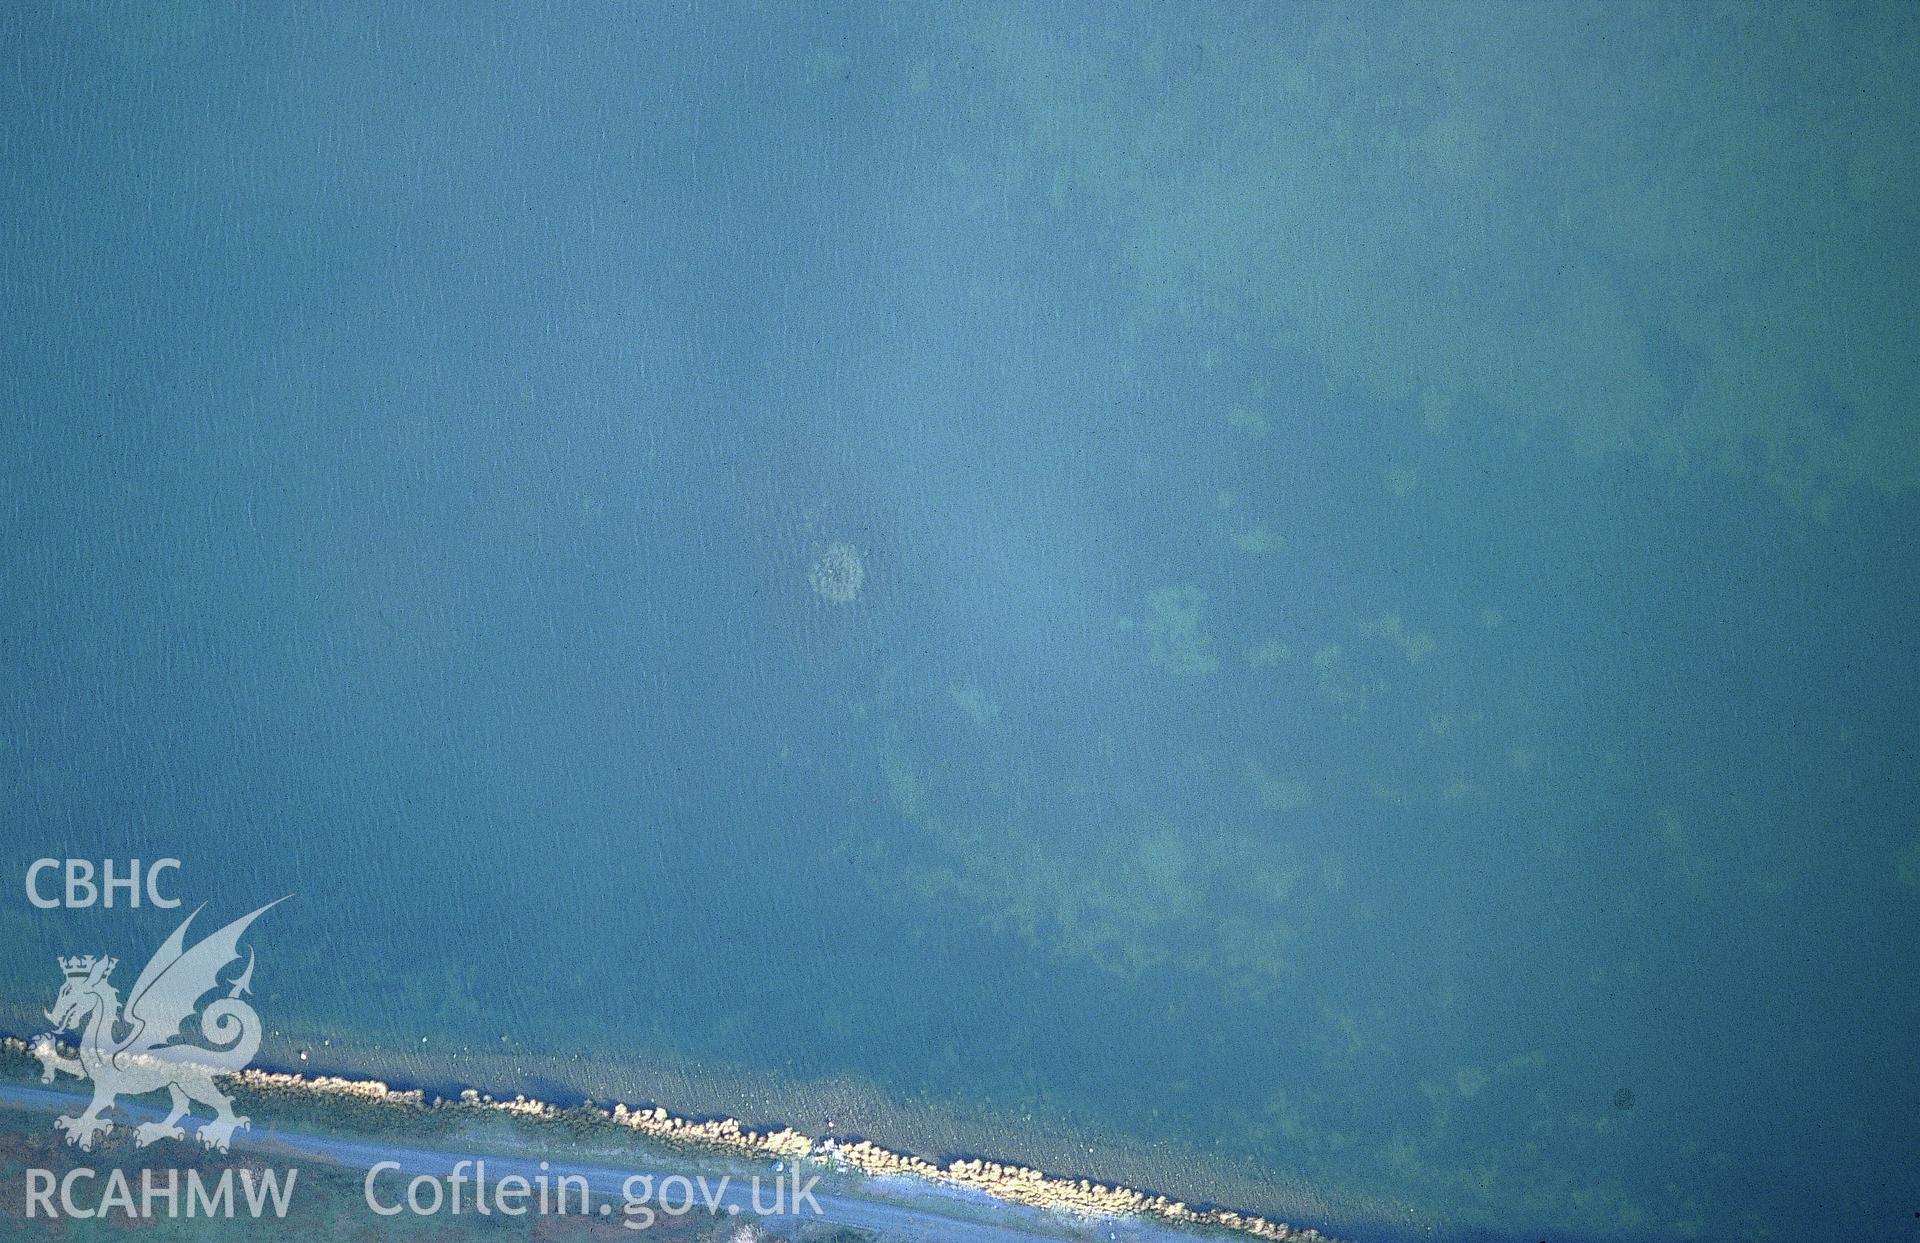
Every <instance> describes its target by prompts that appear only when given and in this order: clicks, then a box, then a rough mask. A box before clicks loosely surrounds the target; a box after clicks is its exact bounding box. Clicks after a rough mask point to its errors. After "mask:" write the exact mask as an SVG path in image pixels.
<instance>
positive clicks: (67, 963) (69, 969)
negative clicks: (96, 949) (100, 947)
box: [60, 954, 120, 980]
mask: <svg viewBox="0 0 1920 1243" xmlns="http://www.w3.org/2000/svg"><path fill="white" fill-rule="evenodd" d="M119 961H120V960H119V959H118V958H99V959H96V958H95V957H94V956H93V955H92V954H82V955H80V956H79V957H78V958H62V959H61V960H60V970H62V971H64V972H66V975H67V978H68V979H69V980H78V979H82V978H84V977H86V976H89V975H92V974H93V968H94V965H95V964H96V963H98V964H99V967H100V974H101V975H102V976H104V975H106V974H107V973H108V972H109V971H112V970H113V969H114V967H115V965H117V964H118V963H119Z"/></svg>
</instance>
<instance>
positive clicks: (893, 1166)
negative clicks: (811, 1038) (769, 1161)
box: [0, 1037, 1338, 1243]
mask: <svg viewBox="0 0 1920 1243" xmlns="http://www.w3.org/2000/svg"><path fill="white" fill-rule="evenodd" d="M0 1049H4V1050H5V1051H6V1052H8V1053H19V1054H24V1053H27V1052H28V1051H29V1048H28V1045H27V1043H26V1042H25V1041H22V1040H18V1039H15V1038H13V1037H7V1038H5V1039H4V1040H0ZM231 1079H232V1080H234V1081H235V1082H237V1083H238V1084H239V1085H240V1086H242V1087H244V1088H245V1089H247V1090H249V1091H252V1092H255V1093H259V1094H261V1095H263V1096H273V1095H280V1094H287V1095H298V1096H304V1097H323V1098H328V1099H333V1100H344V1101H352V1102H356V1103H361V1104H368V1105H377V1106H385V1107H390V1108H395V1109H402V1110H420V1111H434V1112H449V1111H451V1112H457V1111H477V1112H484V1113H489V1114H496V1115H505V1116H509V1117H514V1118H521V1119H527V1120H530V1121H537V1122H544V1123H555V1124H559V1125H562V1126H565V1127H567V1128H568V1129H570V1130H598V1129H602V1128H606V1127H613V1128H617V1129H622V1130H626V1131H630V1132H633V1133H635V1134H637V1135H640V1136H644V1137H645V1138H647V1139H648V1140H652V1141H655V1142H659V1143H662V1144H667V1145H671V1146H679V1147H686V1148H693V1149H700V1150H704V1151H707V1152H712V1153H716V1154H723V1155H728V1156H737V1157H747V1158H761V1159H764V1158H776V1159H780V1160H786V1161H796V1162H798V1161H806V1162H809V1163H812V1164H816V1165H820V1166H823V1167H826V1168H828V1169H830V1170H833V1171H836V1172H848V1171H851V1172H855V1173H858V1174H863V1175H866V1176H869V1177H874V1178H910V1179H918V1180H921V1181H923V1182H926V1183H929V1184H932V1185H935V1186H944V1187H952V1188H961V1189H965V1190H969V1191H975V1192H981V1193H984V1194H986V1195H989V1196H992V1197H994V1198H996V1199H999V1200H1004V1201H1006V1202H1008V1203H1010V1204H1020V1205H1025V1206H1027V1207H1030V1208H1036V1209H1042V1210H1046V1211H1051V1212H1059V1213H1067V1214H1073V1215H1077V1216H1082V1217H1089V1218H1099V1217H1143V1218H1151V1219H1155V1220H1158V1221H1162V1222H1166V1223H1168V1224H1171V1225H1177V1226H1184V1227H1191V1228H1195V1229H1201V1230H1226V1231H1231V1232H1234V1233H1237V1234H1241V1235H1246V1236H1249V1237H1252V1238H1257V1239H1267V1240H1273V1241H1274V1243H1338V1241H1337V1240H1334V1239H1333V1238H1331V1236H1328V1235H1325V1234H1322V1233H1321V1232H1320V1231H1318V1230H1315V1229H1313V1228H1311V1227H1294V1226H1290V1225H1288V1224H1287V1223H1285V1222H1278V1221H1273V1220H1271V1219H1269V1218H1266V1217H1262V1216H1258V1215H1256V1214H1251V1213H1240V1212H1235V1211H1233V1210H1232V1209H1223V1208H1209V1207H1201V1206H1196V1205H1192V1204H1188V1203H1185V1202H1184V1201H1180V1200H1175V1199H1173V1198H1171V1197H1168V1196H1164V1195H1156V1194H1153V1193H1150V1192H1145V1191H1137V1190H1135V1189H1133V1188H1131V1187H1122V1186H1115V1185H1110V1184H1106V1183H1100V1182H1095V1181H1092V1180H1090V1179H1085V1178H1078V1179H1074V1178H1063V1177H1059V1176H1056V1175H1050V1174H1047V1173H1045V1172H1044V1171H1041V1170H1037V1169H1033V1168H1031V1167H1028V1166H1022V1165H1010V1164H1003V1163H1001V1162H998V1161H988V1160H984V1159H980V1158H956V1159H953V1160H950V1161H947V1162H945V1163H944V1164H943V1163H941V1162H937V1161H933V1160H929V1159H927V1158H925V1157H919V1156H915V1155H913V1154H911V1153H902V1152H895V1151H893V1150H892V1149H889V1148H884V1147H882V1146H881V1145H879V1144H875V1143H873V1142H871V1141H869V1140H851V1141H846V1140H838V1139H833V1138H827V1139H816V1138H814V1137H813V1136H810V1135H805V1134H802V1133H801V1132H799V1131H796V1130H794V1129H792V1128H791V1127H782V1128H780V1129H778V1130H765V1131H756V1130H753V1129H750V1128H748V1127H746V1126H743V1125H742V1124H741V1123H740V1122H738V1121H737V1120H735V1119H733V1118H710V1119H695V1118H683V1117H679V1116H677V1115H675V1114H672V1113H669V1112H668V1111H667V1110H665V1109H662V1108H659V1107H644V1108H640V1109H634V1108H630V1107H629V1106H627V1105H624V1104H616V1105H613V1106H612V1107H611V1108H603V1107H601V1106H599V1105H594V1104H584V1105H575V1106H571V1107H562V1106H559V1105H554V1104H551V1103H549V1102H547V1101H540V1100H534V1099H531V1098H529V1097H526V1096H522V1095H516V1096H514V1097H511V1098H496V1097H494V1096H491V1095H488V1094H486V1093H484V1092H480V1091H478V1090H476V1089H472V1088H469V1089H467V1090H465V1091H463V1092H462V1093H460V1095H459V1096H458V1097H457V1098H448V1097H441V1096H429V1095H428V1094H427V1093H426V1092H424V1091H421V1090H420V1089H417V1088H415V1089H401V1088H395V1087H392V1086H390V1085H388V1084H386V1083H382V1082H380V1081H379V1080H375V1079H349V1078H342V1077H338V1076H332V1075H303V1074H297V1073H293V1072H289V1071H269V1070H260V1069H249V1070H243V1071H241V1072H239V1073H238V1074H236V1075H233V1076H231Z"/></svg>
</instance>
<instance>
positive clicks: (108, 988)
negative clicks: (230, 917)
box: [33, 898, 286, 1152]
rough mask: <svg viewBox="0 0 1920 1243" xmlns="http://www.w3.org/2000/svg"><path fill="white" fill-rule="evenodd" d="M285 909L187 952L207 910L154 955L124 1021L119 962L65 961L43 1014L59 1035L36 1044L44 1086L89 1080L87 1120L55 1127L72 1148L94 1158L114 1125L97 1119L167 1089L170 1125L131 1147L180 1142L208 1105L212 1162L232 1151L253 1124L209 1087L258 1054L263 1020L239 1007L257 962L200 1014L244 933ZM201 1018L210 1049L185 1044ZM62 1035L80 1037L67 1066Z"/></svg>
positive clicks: (151, 1128) (142, 1130) (241, 923)
mask: <svg viewBox="0 0 1920 1243" xmlns="http://www.w3.org/2000/svg"><path fill="white" fill-rule="evenodd" d="M285 901H286V899H285V898H280V899H277V900H275V901H273V902H269V903H267V905H265V906H263V907H261V908H260V909H259V910H257V911H255V912H253V914H251V915H243V916H241V917H240V918H239V919H236V920H234V921H233V922H232V923H230V924H228V925H227V926H226V927H224V928H222V929H220V931H218V932H216V933H214V934H213V935H212V936H209V937H207V938H206V939H204V940H202V941H200V942H199V943H198V944H196V945H195V946H194V947H193V948H192V949H186V948H185V945H186V936H187V925H188V924H191V923H192V922H193V918H194V915H198V914H199V913H200V911H201V910H204V909H206V908H205V907H204V906H203V907H199V908H196V909H195V910H194V912H193V914H192V915H188V916H187V917H186V918H185V919H183V920H181V921H180V926H179V927H178V928H175V929H174V930H173V935H172V936H170V937H168V938H167V940H166V944H164V945H162V946H161V947H160V948H159V949H158V950H156V951H154V955H153V958H152V960H151V961H150V962H148V963H147V965H146V967H145V969H143V970H142V971H141V972H140V978H139V979H137V980H135V981H134V984H133V991H132V992H131V993H129V994H128V996H127V1008H126V1012H125V1013H124V1014H122V1012H121V1010H120V995H119V994H118V993H117V992H115V991H114V987H113V985H111V984H109V983H108V982H107V977H108V976H109V975H111V974H112V972H113V968H114V964H115V963H117V962H118V961H119V960H118V959H115V958H95V957H94V956H93V955H91V954H88V955H86V956H85V957H82V958H62V959H61V960H60V970H61V971H62V972H64V973H65V975H66V977H67V980H66V983H65V984H63V985H62V986H61V988H60V995H59V997H57V998H55V1000H54V1003H53V1009H51V1010H49V1011H47V1012H46V1013H47V1020H48V1021H49V1022H51V1023H52V1024H53V1025H54V1030H53V1031H52V1032H50V1033H48V1034H47V1035H44V1036H41V1037H39V1038H38V1039H37V1040H35V1041H34V1044H33V1055H34V1056H35V1057H37V1058H39V1059H40V1065H41V1066H42V1068H43V1069H42V1072H41V1075H40V1081H41V1082H42V1083H51V1082H53V1077H54V1072H56V1071H60V1072H64V1073H66V1074H69V1075H73V1076H75V1077H76V1078H80V1079H92V1080H93V1102H92V1103H91V1104H90V1105H88V1106H87V1108H86V1111H85V1112H84V1113H81V1114H80V1115H79V1116H77V1117H61V1118H56V1119H54V1123H53V1124H54V1126H56V1127H59V1128H60V1129H61V1130H63V1131H65V1132H66V1133H67V1142H68V1143H69V1144H75V1145H78V1146H79V1147H80V1148H81V1149H82V1150H83V1151H85V1150H90V1149H92V1147H93V1141H94V1139H95V1138H96V1137H98V1136H102V1135H105V1134H107V1133H108V1132H109V1131H111V1130H112V1129H113V1123H112V1122H110V1121H108V1120H106V1119H104V1118H102V1117H101V1116H100V1115H101V1113H102V1112H103V1111H105V1110H107V1109H111V1108H112V1107H113V1103H114V1100H115V1098H116V1097H118V1096H120V1095H121V1094H123V1093H124V1094H126V1095H129V1096H141V1095H144V1094H146V1093H148V1092H157V1091H159V1090H160V1089H161V1088H165V1089H167V1091H168V1093H169V1094H171V1096H172V1098H173V1108H172V1109H171V1110H169V1111H168V1113H167V1117H166V1120H165V1121H163V1122H144V1123H141V1124H140V1125H139V1126H137V1127H135V1128H134V1138H135V1141H136V1142H137V1143H138V1144H139V1145H140V1146H141V1147H142V1148H144V1147H146V1146H147V1145H148V1144H151V1143H153V1142H154V1141H155V1140H158V1139H181V1138H184V1136H185V1132H184V1131H182V1130H181V1129H180V1119H182V1118H183V1117H185V1116H186V1115H187V1111H188V1110H189V1109H191V1108H192V1105H191V1103H190V1102H192V1101H198V1102H200V1103H201V1104H203V1105H211V1106H212V1107H213V1109H214V1111H215V1114H216V1117H215V1118H214V1119H213V1121H211V1122H206V1123H203V1124H201V1126H200V1130H199V1138H200V1142H201V1143H202V1144H204V1145H206V1146H207V1147H208V1148H210V1149H213V1150H214V1151H216V1152H225V1151H227V1143H228V1141H229V1140H231V1139H232V1138H233V1132H234V1131H235V1130H236V1129H237V1128H240V1127H245V1126H246V1125H247V1120H246V1119H245V1118H242V1117H237V1116H235V1114H234V1112H233V1101H232V1100H230V1099H229V1098H228V1097H227V1095H226V1094H225V1093H223V1092H221V1091H220V1089H218V1088H216V1087H214V1086H213V1079H214V1076H215V1075H230V1074H234V1073H236V1072H237V1071H240V1070H243V1069H245V1067H246V1065H247V1063H248V1062H250V1061H252V1060H253V1055H254V1053H255V1052H256V1051H257V1050H258V1049H259V1048H260V1016H259V1015H258V1014H256V1013H254V1009H253V1007H252V1006H250V1005H248V1004H247V1003H246V1002H244V1001H242V1000H240V998H241V996H242V995H243V994H245V993H248V992H250V991H251V990H252V982H253V952H252V951H251V950H249V951H247V967H246V970H245V971H243V972H241V973H240V975H239V976H238V977H237V978H236V979H234V980H232V981H230V982H229V988H228V992H227V995H226V996H225V997H221V998H217V999H216V1000H214V1001H211V1002H208V1003H207V1006H206V1008H205V1009H204V1010H199V1009H198V1007H199V1002H200V999H201V998H202V997H204V996H206V995H207V994H208V993H209V992H212V991H213V990H214V989H216V988H218V987H219V986H220V983H221V981H220V978H219V975H220V972H221V971H222V970H223V969H224V968H225V967H226V966H227V965H228V964H229V963H232V962H234V961H235V960H237V959H238V958H239V957H240V934H241V933H243V932H245V931H246V930H247V925H249V924H251V923H252V922H253V921H254V920H256V919H258V918H259V917H260V916H261V915H263V914H265V913H266V912H267V911H269V910H271V909H272V908H274V907H276V906H278V905H279V904H280V903H281V902H285ZM196 1010H198V1022H197V1026H198V1028H199V1031H200V1036H201V1038H202V1039H204V1040H205V1041H207V1044H205V1045H200V1044H191V1043H187V1042H185V1041H184V1040H183V1039H182V1038H181V1037H182V1028H183V1027H184V1026H185V1025H186V1024H187V1022H188V1020H190V1019H193V1018H195V1013H196ZM64 1031H80V1032H81V1036H80V1046H79V1056H78V1057H74V1058H69V1057H63V1056H61V1055H60V1052H59V1050H58V1048H57V1047H56V1046H55V1037H56V1036H57V1034H58V1033H60V1032H64Z"/></svg>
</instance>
